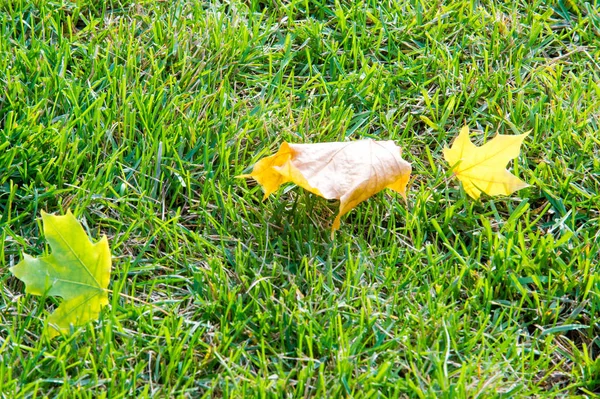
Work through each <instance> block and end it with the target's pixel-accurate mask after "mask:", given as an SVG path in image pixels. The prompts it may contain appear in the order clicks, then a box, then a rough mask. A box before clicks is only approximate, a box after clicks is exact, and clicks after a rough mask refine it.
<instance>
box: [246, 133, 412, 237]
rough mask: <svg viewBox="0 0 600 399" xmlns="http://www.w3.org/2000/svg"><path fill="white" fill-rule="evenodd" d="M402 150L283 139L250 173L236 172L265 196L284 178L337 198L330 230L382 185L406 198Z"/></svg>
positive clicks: (370, 143) (387, 144) (379, 144)
mask: <svg viewBox="0 0 600 399" xmlns="http://www.w3.org/2000/svg"><path fill="white" fill-rule="evenodd" d="M401 153H402V150H401V149H400V147H398V146H397V145H396V144H395V143H394V142H393V141H374V140H370V139H369V140H359V141H353V142H346V143H344V142H341V143H340V142H333V143H316V144H289V143H286V142H284V143H283V144H282V145H281V147H280V148H279V151H277V153H276V154H275V155H271V156H268V157H265V158H263V159H261V160H260V161H258V162H257V163H256V165H254V169H253V170H252V173H250V174H247V175H241V176H239V177H246V178H248V177H252V178H253V179H255V180H256V181H257V182H258V183H259V184H260V185H261V186H262V187H263V189H264V191H265V197H264V198H267V197H268V196H269V195H270V194H271V193H273V192H274V191H276V190H277V189H278V188H279V186H281V185H282V184H283V183H287V182H293V183H295V184H297V185H299V186H300V187H303V188H305V189H306V190H308V191H310V192H312V193H314V194H317V195H319V196H321V197H323V198H327V199H339V200H340V211H339V213H338V215H337V216H336V218H335V220H334V221H333V225H332V227H331V232H332V235H333V232H335V230H337V229H338V228H339V227H340V218H341V217H342V216H343V215H345V214H346V213H348V212H349V211H350V210H351V209H352V208H354V207H355V206H356V205H358V204H359V203H361V202H362V201H364V200H366V199H368V198H369V197H371V196H372V195H374V194H376V193H378V192H379V191H381V190H383V189H384V188H386V187H387V188H391V189H392V190H395V191H397V192H398V193H400V194H401V195H402V196H403V197H404V198H405V199H406V185H407V183H408V180H409V178H410V172H411V166H410V164H409V163H408V162H406V161H405V160H404V159H402V157H401Z"/></svg>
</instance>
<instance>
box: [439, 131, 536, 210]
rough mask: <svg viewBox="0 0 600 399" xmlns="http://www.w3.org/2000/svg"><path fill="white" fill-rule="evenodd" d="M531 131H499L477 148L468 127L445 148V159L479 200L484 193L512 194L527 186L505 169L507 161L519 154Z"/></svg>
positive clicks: (471, 194)
mask: <svg viewBox="0 0 600 399" xmlns="http://www.w3.org/2000/svg"><path fill="white" fill-rule="evenodd" d="M528 134H529V133H524V134H519V135H515V136H507V135H502V134H498V135H497V136H496V137H494V138H493V139H492V140H489V141H488V142H487V143H485V144H484V145H482V146H481V147H477V146H476V145H475V144H473V143H472V142H471V140H470V139H469V128H468V127H467V126H465V127H463V128H462V129H461V131H460V134H459V135H458V137H457V138H456V139H455V140H454V143H452V147H451V148H448V147H446V148H444V158H445V159H446V162H448V164H450V167H451V168H452V171H453V172H454V175H455V176H456V177H457V178H458V180H460V181H461V182H462V184H463V187H464V189H465V191H466V192H467V194H469V195H470V196H471V197H472V198H475V199H478V198H479V196H480V195H481V193H482V192H484V193H486V194H488V195H510V194H512V193H513V192H515V191H517V190H520V189H522V188H525V187H527V186H528V184H526V183H525V182H523V181H522V180H521V179H519V178H518V177H516V176H514V175H513V174H511V173H510V172H509V171H508V170H506V164H507V163H508V162H509V161H510V160H511V159H514V158H516V157H517V156H519V151H520V147H521V144H522V143H523V139H525V137H527V135H528Z"/></svg>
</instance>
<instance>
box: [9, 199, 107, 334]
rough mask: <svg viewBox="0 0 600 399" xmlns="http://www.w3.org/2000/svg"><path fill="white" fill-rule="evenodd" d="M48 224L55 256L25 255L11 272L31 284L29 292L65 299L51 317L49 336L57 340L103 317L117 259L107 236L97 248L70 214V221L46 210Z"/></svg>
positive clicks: (45, 216) (47, 235)
mask: <svg viewBox="0 0 600 399" xmlns="http://www.w3.org/2000/svg"><path fill="white" fill-rule="evenodd" d="M42 223H43V226H44V235H45V236H46V240H48V243H49V244H50V248H51V249H52V253H51V254H49V255H45V256H41V257H39V258H33V257H31V256H29V255H27V254H23V260H22V261H21V262H19V264H17V265H16V266H15V267H13V268H11V269H10V271H11V272H12V273H13V274H14V275H15V277H17V278H18V279H20V280H22V281H23V282H24V283H25V284H26V288H25V292H28V293H30V294H33V295H49V296H59V297H62V299H63V301H62V303H61V304H60V306H59V307H58V308H57V309H56V310H55V311H54V313H52V314H51V315H50V316H49V317H48V328H47V330H46V333H47V334H48V336H49V337H50V338H52V337H54V336H56V335H58V334H59V332H63V333H65V332H68V331H69V326H70V325H74V326H78V325H81V324H84V323H87V322H88V321H90V320H93V319H95V318H97V317H98V315H99V313H100V309H101V308H102V307H103V306H105V305H107V304H108V290H107V289H106V288H107V287H108V283H109V280H110V267H111V256H110V248H109V246H108V240H107V239H106V237H102V239H100V241H98V242H97V243H95V244H93V243H92V242H91V241H90V240H89V238H88V236H87V234H86V233H85V231H84V230H83V227H81V224H80V223H79V222H78V221H77V219H75V217H74V216H73V214H72V213H71V212H70V211H68V212H67V214H66V215H64V216H55V215H49V214H47V213H45V212H44V211H42Z"/></svg>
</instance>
